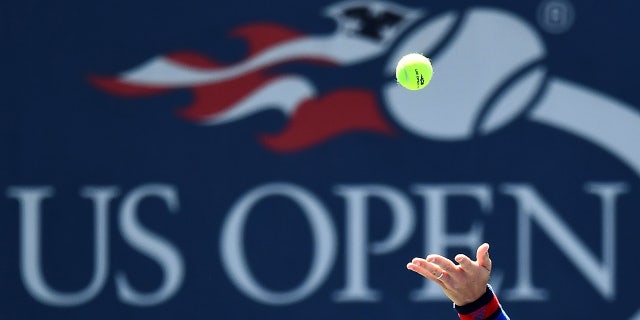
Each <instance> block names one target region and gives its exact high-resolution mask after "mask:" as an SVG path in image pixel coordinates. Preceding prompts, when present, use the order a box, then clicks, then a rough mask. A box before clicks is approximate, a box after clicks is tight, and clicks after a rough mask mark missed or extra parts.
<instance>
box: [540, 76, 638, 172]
mask: <svg viewBox="0 0 640 320" xmlns="http://www.w3.org/2000/svg"><path fill="white" fill-rule="evenodd" d="M529 116H530V118H531V120H534V121H537V122H540V123H544V124H546V125H549V126H552V127H556V128H560V129H562V130H564V131H567V132H570V133H572V134H574V135H576V136H578V137H581V138H583V139H585V140H588V141H591V142H592V143H594V144H596V145H598V146H599V147H601V148H602V149H604V150H606V151H608V152H610V153H611V154H613V155H615V156H616V157H618V158H619V159H620V160H621V161H623V162H624V163H625V164H627V165H628V166H629V167H630V168H631V169H633V171H635V173H636V174H637V175H638V176H640V113H638V112H637V111H635V110H634V109H633V108H632V107H630V106H627V105H625V104H624V103H622V102H620V101H617V100H615V99H613V98H610V97H608V96H606V95H604V94H601V93H597V92H595V91H593V90H591V89H588V88H585V87H583V86H580V85H578V84H575V83H571V82H569V81H567V80H562V79H557V78H556V79H552V80H551V81H550V82H549V86H548V88H547V91H546V92H545V94H544V96H543V97H542V99H541V101H540V102H539V104H538V105H537V106H536V108H535V109H534V110H532V112H531V114H530V115H529Z"/></svg>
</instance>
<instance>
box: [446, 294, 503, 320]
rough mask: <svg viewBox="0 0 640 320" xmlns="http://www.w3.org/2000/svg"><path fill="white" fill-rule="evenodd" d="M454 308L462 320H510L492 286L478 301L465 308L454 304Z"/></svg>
mask: <svg viewBox="0 0 640 320" xmlns="http://www.w3.org/2000/svg"><path fill="white" fill-rule="evenodd" d="M454 308H455V309H456V311H457V312H458V317H460V319H461V320H509V316H507V314H506V313H505V312H504V310H503V309H502V306H501V305H500V302H499V301H498V297H497V296H496V295H495V294H494V293H493V290H491V286H487V291H486V292H485V293H484V294H483V295H482V296H481V297H480V298H478V300H476V301H474V302H472V303H470V304H466V305H464V306H458V305H455V304H454Z"/></svg>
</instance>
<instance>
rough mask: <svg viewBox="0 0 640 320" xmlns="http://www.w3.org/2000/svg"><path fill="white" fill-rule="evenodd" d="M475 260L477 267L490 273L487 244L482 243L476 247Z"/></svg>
mask: <svg viewBox="0 0 640 320" xmlns="http://www.w3.org/2000/svg"><path fill="white" fill-rule="evenodd" d="M476 259H477V260H478V265H480V266H481V267H484V268H485V269H487V270H489V272H491V258H489V244H488V243H483V244H481V245H480V246H479V247H478V251H477V252H476Z"/></svg>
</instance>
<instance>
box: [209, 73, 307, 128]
mask: <svg viewBox="0 0 640 320" xmlns="http://www.w3.org/2000/svg"><path fill="white" fill-rule="evenodd" d="M315 95H316V89H315V88H314V87H313V85H312V84H311V83H310V82H309V81H308V80H307V79H305V78H303V77H297V76H287V77H282V78H277V79H275V80H273V81H270V82H268V83H266V84H265V85H264V86H262V87H261V88H260V89H257V90H255V91H254V92H252V93H251V94H250V95H249V96H247V97H246V98H244V99H242V100H241V101H239V102H238V103H236V104H235V105H233V106H230V107H229V108H227V109H226V111H225V112H222V113H219V114H213V115H211V116H210V117H209V118H208V119H205V120H204V121H203V124H207V125H214V124H223V123H227V122H231V121H234V120H238V119H241V118H246V117H248V116H250V115H252V114H255V113H258V112H260V111H263V110H267V109H277V110H280V111H282V113H284V114H285V115H287V116H288V115H290V114H291V113H293V112H294V111H295V110H296V109H297V108H298V107H299V106H300V103H301V102H302V101H304V100H306V99H308V98H311V97H313V96H315Z"/></svg>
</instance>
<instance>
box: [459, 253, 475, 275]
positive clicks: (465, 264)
mask: <svg viewBox="0 0 640 320" xmlns="http://www.w3.org/2000/svg"><path fill="white" fill-rule="evenodd" d="M456 261H457V262H458V263H459V264H460V267H461V268H462V270H465V271H466V270H471V268H473V267H474V265H473V261H471V259H469V257H467V256H466V255H464V254H459V255H457V256H456Z"/></svg>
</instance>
